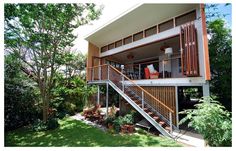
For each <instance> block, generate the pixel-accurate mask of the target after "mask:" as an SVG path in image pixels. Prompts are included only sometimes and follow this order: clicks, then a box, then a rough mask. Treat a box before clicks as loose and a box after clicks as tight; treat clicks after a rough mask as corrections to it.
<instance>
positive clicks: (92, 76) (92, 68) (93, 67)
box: [92, 67, 94, 81]
mask: <svg viewBox="0 0 236 151" xmlns="http://www.w3.org/2000/svg"><path fill="white" fill-rule="evenodd" d="M92 70H93V72H92V81H94V67H93V68H92Z"/></svg>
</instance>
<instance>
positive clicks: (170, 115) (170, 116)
mask: <svg viewBox="0 0 236 151" xmlns="http://www.w3.org/2000/svg"><path fill="white" fill-rule="evenodd" d="M169 118H170V133H172V131H173V130H172V127H173V126H172V113H171V112H169Z"/></svg>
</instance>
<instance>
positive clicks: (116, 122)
mask: <svg viewBox="0 0 236 151" xmlns="http://www.w3.org/2000/svg"><path fill="white" fill-rule="evenodd" d="M123 124H124V120H123V117H121V116H119V117H117V118H116V119H115V120H114V122H113V125H114V129H115V131H116V133H119V132H120V129H121V126H122V125H123Z"/></svg>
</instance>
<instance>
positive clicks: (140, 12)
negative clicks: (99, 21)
mask: <svg viewBox="0 0 236 151" xmlns="http://www.w3.org/2000/svg"><path fill="white" fill-rule="evenodd" d="M198 5H199V4H143V5H140V6H138V7H137V8H135V9H133V10H131V11H130V12H128V13H126V14H124V15H123V16H121V17H119V18H118V19H116V20H115V21H113V22H110V23H108V24H107V25H106V26H104V27H101V28H100V29H97V30H96V31H95V32H93V33H91V34H90V35H88V36H87V37H86V38H85V39H86V40H87V41H89V42H91V43H93V44H95V45H96V46H98V47H102V46H104V45H106V44H109V43H112V42H114V41H117V40H120V39H122V38H124V37H127V36H129V35H131V34H134V33H136V32H139V31H142V30H144V29H146V28H149V27H151V26H153V25H156V24H158V23H160V22H163V21H165V20H167V19H169V18H171V17H173V16H177V15H179V14H183V13H185V12H187V11H190V10H193V9H194V8H196V7H197V6H198Z"/></svg>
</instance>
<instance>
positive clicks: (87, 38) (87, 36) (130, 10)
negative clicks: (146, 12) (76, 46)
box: [84, 3, 143, 41]
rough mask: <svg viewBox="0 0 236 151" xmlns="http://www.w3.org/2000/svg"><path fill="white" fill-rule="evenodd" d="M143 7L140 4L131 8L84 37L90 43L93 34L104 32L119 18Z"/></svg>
mask: <svg viewBox="0 0 236 151" xmlns="http://www.w3.org/2000/svg"><path fill="white" fill-rule="evenodd" d="M141 5H143V3H138V4H136V5H134V6H133V7H131V8H129V9H128V10H126V11H124V12H123V13H121V14H120V15H118V16H116V17H114V18H112V19H111V20H110V21H108V22H107V23H105V24H103V25H102V26H100V27H98V28H96V29H95V30H93V31H92V32H91V33H89V34H87V35H85V36H84V39H85V40H87V41H89V38H90V37H91V36H93V34H95V33H96V32H98V31H100V30H102V29H103V28H106V26H108V25H110V24H111V23H113V22H114V21H116V20H118V19H119V18H121V17H123V16H125V15H126V14H128V13H130V12H132V11H133V10H135V9H136V8H138V7H140V6H141Z"/></svg>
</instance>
